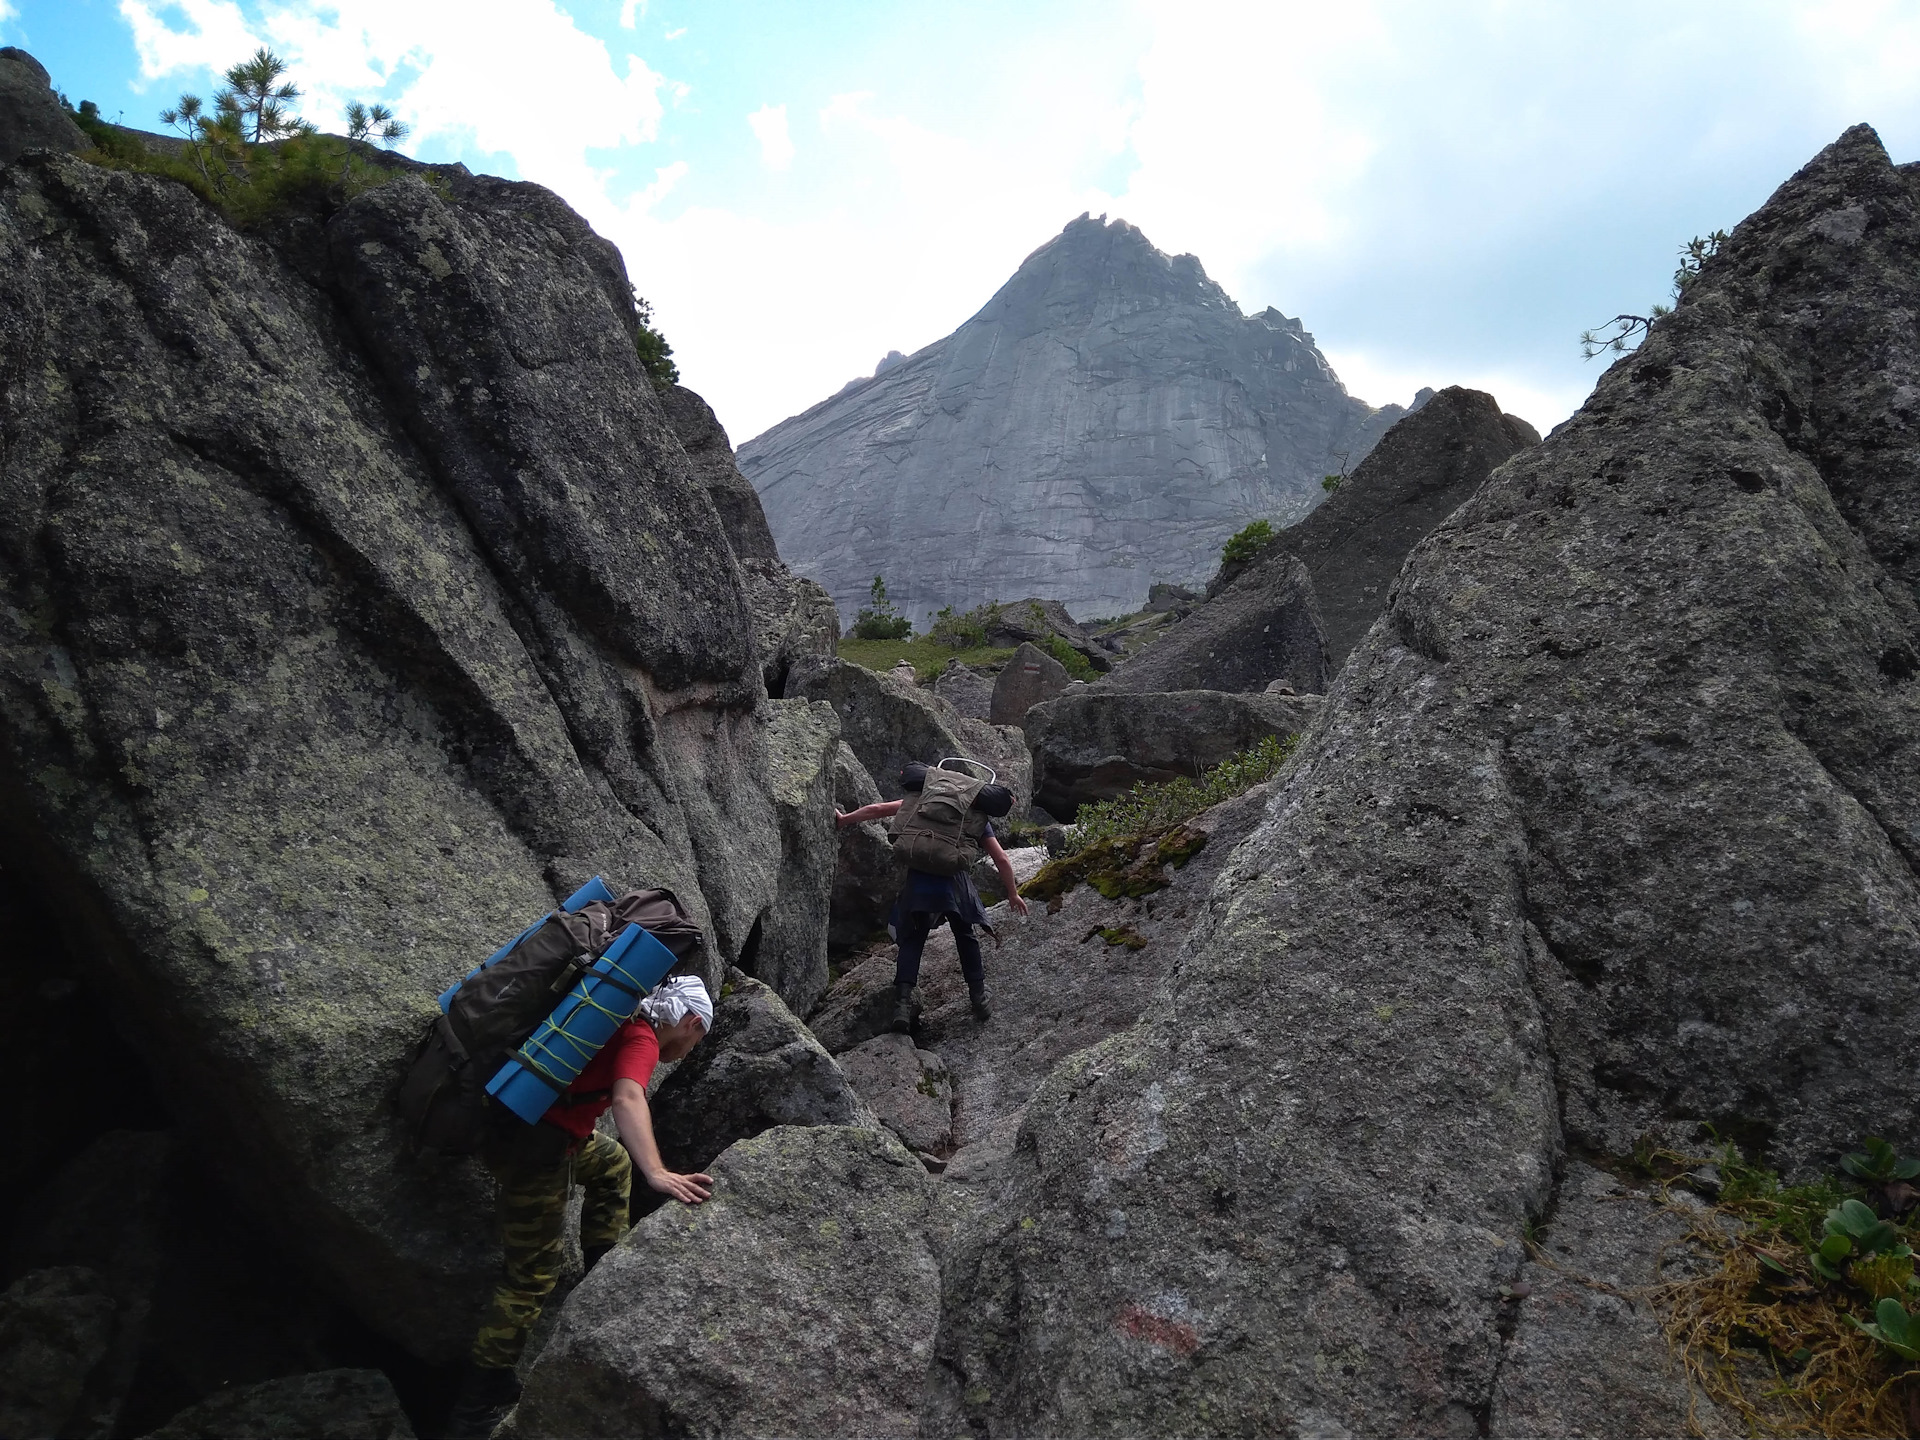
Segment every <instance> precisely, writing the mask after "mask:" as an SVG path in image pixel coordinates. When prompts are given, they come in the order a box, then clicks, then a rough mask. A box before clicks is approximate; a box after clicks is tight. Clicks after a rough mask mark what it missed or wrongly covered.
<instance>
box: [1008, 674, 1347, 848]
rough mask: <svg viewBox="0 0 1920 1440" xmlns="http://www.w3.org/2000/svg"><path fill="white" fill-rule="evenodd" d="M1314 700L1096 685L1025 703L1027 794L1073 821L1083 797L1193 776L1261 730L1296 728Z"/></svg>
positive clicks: (1248, 743) (1109, 796)
mask: <svg viewBox="0 0 1920 1440" xmlns="http://www.w3.org/2000/svg"><path fill="white" fill-rule="evenodd" d="M1319 703H1320V701H1319V697H1318V696H1297V697H1296V696H1291V695H1267V694H1258V695H1234V694H1227V693H1224V692H1222V691H1218V690H1176V691H1173V692H1171V693H1169V694H1139V695H1135V694H1129V693H1127V692H1125V691H1118V692H1116V691H1110V690H1106V689H1102V688H1100V687H1097V686H1090V687H1088V688H1087V689H1085V690H1077V691H1074V692H1073V693H1071V694H1068V695H1062V696H1061V697H1060V698H1059V699H1057V700H1049V701H1047V702H1046V703H1044V704H1041V705H1036V706H1034V707H1033V709H1031V710H1029V711H1028V712H1027V720H1026V734H1027V743H1028V744H1029V745H1031V746H1032V747H1033V775H1034V786H1035V794H1034V801H1035V803H1036V804H1038V805H1041V806H1042V807H1044V808H1045V809H1046V810H1047V812H1048V813H1049V814H1053V815H1058V816H1060V817H1061V818H1062V819H1066V820H1071V819H1072V818H1073V817H1074V816H1075V815H1076V814H1077V813H1078V812H1079V809H1080V807H1081V806H1082V805H1088V804H1092V803H1093V802H1095V801H1098V800H1113V799H1117V798H1118V797H1119V796H1121V795H1124V794H1126V793H1127V792H1128V791H1129V790H1131V789H1132V788H1133V787H1134V786H1135V785H1139V784H1149V785H1157V784H1161V783H1164V782H1165V781H1168V780H1173V779H1177V778H1179V777H1181V776H1185V777H1186V778H1187V779H1189V780H1191V779H1197V778H1198V777H1199V775H1200V773H1201V772H1202V771H1204V770H1206V769H1207V768H1208V767H1209V766H1212V765H1218V764H1219V763H1220V762H1221V761H1222V760H1225V759H1228V758H1229V757H1231V756H1234V755H1237V754H1239V753H1240V752H1241V751H1243V750H1250V749H1252V748H1253V747H1254V746H1255V745H1257V744H1259V743H1260V741H1261V740H1263V739H1265V738H1266V737H1267V736H1269V735H1281V736H1285V735H1294V734H1298V733H1299V732H1300V731H1301V730H1303V729H1305V728H1306V726H1307V723H1308V722H1309V721H1310V720H1311V719H1312V718H1313V715H1314V713H1315V710H1316V707H1317V706H1318V705H1319Z"/></svg>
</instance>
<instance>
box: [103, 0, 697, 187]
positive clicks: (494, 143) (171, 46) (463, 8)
mask: <svg viewBox="0 0 1920 1440" xmlns="http://www.w3.org/2000/svg"><path fill="white" fill-rule="evenodd" d="M635 3H638V0H635ZM629 8H631V6H630V7H629ZM639 10H640V13H641V14H644V13H645V6H644V4H641V5H640V6H639ZM121 13H122V14H123V15H124V16H125V17H126V19H127V21H128V23H129V24H130V25H131V26H132V28H133V32H134V42H135V45H136V47H137V48H138V51H139V55H140V67H141V73H142V75H143V76H144V77H146V78H148V79H150V80H151V79H155V78H158V77H161V76H167V75H174V74H177V73H181V72H192V71H198V70H203V69H207V68H213V69H218V68H220V67H223V66H226V65H229V64H232V63H233V62H234V61H235V60H236V59H239V58H241V57H242V56H244V55H246V54H247V53H249V52H250V51H251V50H252V49H253V48H254V47H255V46H256V45H259V44H267V45H271V46H272V47H273V48H274V50H276V51H277V52H278V53H279V54H281V55H283V56H284V57H286V59H287V60H288V62H289V64H290V68H291V74H292V77H293V78H294V79H295V80H296V81H297V82H298V83H299V84H300V86H301V88H302V90H303V92H304V95H303V99H302V101H301V104H300V108H301V110H302V111H303V113H305V114H306V115H307V117H308V118H309V119H311V120H313V121H314V122H315V123H316V124H318V125H319V126H320V127H321V128H322V129H328V128H335V127H338V126H339V124H340V123H341V122H340V113H341V111H342V109H343V108H344V107H345V105H346V102H347V101H348V100H352V99H367V98H372V97H376V96H378V97H380V98H383V99H385V101H386V103H387V104H388V105H390V106H391V107H392V108H393V109H394V111H395V112H396V113H397V114H398V115H399V117H400V118H401V119H402V120H404V121H406V122H407V123H408V124H409V125H411V126H412V127H413V136H412V143H413V144H414V145H419V144H421V143H423V142H426V141H431V140H444V141H447V142H449V143H452V144H455V145H457V146H469V147H471V148H472V149H474V150H478V151H480V152H484V153H489V154H506V155H510V156H512V157H513V162H514V165H515V167H516V168H517V169H518V171H519V173H520V174H521V176H522V177H524V178H526V179H529V180H537V181H539V182H540V183H542V184H544V185H547V186H549V187H551V188H552V189H554V190H557V191H559V192H560V193H561V194H563V195H565V196H566V197H567V198H568V199H569V200H571V201H572V202H573V203H574V204H575V205H576V206H577V207H578V208H580V209H581V210H582V211H583V212H585V213H586V214H587V215H588V217H589V218H590V219H604V218H606V217H607V216H608V215H609V214H610V213H611V211H610V207H609V205H608V203H607V202H606V200H605V190H606V178H607V177H606V175H605V174H604V173H603V172H602V171H601V170H600V169H599V168H598V167H596V166H595V164H594V163H593V162H592V161H591V160H590V158H589V154H588V152H589V151H590V150H592V149H597V148H604V147H609V146H618V145H640V144H645V143H648V142H650V141H652V140H653V139H654V138H655V137H656V136H657V135H658V133H659V128H660V122H661V119H662V118H663V116H664V114H665V109H666V104H667V101H668V100H669V99H674V98H677V97H678V96H679V95H681V94H684V93H685V92H684V87H682V86H678V85H676V84H675V83H674V82H672V81H670V80H668V79H666V77H664V76H662V75H661V74H659V73H658V72H657V71H655V70H653V69H652V68H651V67H650V66H649V65H648V64H647V63H646V61H645V60H643V59H641V58H640V57H639V56H638V55H632V54H629V55H627V56H626V57H625V58H624V64H619V63H616V62H615V60H614V57H613V56H612V55H610V54H609V53H608V51H607V47H606V45H605V44H604V43H602V42H601V41H600V40H599V39H597V38H595V37H594V36H592V35H589V34H587V33H586V32H585V31H583V30H581V29H580V28H579V27H578V26H577V25H575V24H574V22H573V20H572V18H571V17H570V16H569V15H567V14H566V13H565V12H564V11H562V10H561V9H560V8H559V6H558V5H557V4H556V3H555V0H493V3H492V4H490V5H489V6H487V7H486V15H485V17H484V19H483V20H482V19H480V18H478V17H476V14H475V7H474V6H472V5H471V4H469V3H467V0H413V3H409V4H397V3H394V0H280V3H278V4H275V5H272V6H270V7H266V8H263V9H262V10H261V11H260V18H259V19H258V20H257V21H255V22H253V23H249V21H248V19H247V16H246V14H245V13H243V11H242V10H241V8H240V7H239V5H237V4H236V3H234V0H173V3H165V0H121ZM176 13H177V14H178V15H179V16H181V17H182V19H183V23H182V22H179V21H175V19H174V18H173V17H174V16H175V15H176ZM543 94H545V95H564V96H565V97H566V101H565V103H564V104H534V103H531V102H530V101H529V100H526V99H524V98H522V99H516V98H515V97H531V96H537V95H543Z"/></svg>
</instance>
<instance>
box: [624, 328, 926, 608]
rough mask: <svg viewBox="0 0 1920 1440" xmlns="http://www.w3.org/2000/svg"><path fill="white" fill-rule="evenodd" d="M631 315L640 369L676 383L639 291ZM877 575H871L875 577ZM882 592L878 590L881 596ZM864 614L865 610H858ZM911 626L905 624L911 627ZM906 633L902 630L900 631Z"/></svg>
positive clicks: (666, 348) (663, 340)
mask: <svg viewBox="0 0 1920 1440" xmlns="http://www.w3.org/2000/svg"><path fill="white" fill-rule="evenodd" d="M633 314H634V318H635V319H636V320H638V321H639V322H640V328H639V330H638V331H637V332H636V333H635V334H634V337H633V348H634V350H635V352H636V353H638V354H639V356H640V368H641V369H643V370H645V371H646V372H647V378H648V379H649V380H651V381H652V382H653V388H654V389H656V390H665V389H666V388H667V387H668V386H670V385H678V384H679V383H680V367H679V366H677V365H675V364H674V363H673V346H671V345H669V344H668V343H667V337H666V336H664V335H662V334H661V333H660V332H659V331H658V330H656V329H654V328H653V306H651V305H649V304H648V303H647V302H646V301H645V300H643V299H641V298H640V292H639V291H638V290H635V291H634V292H633ZM879 578H880V577H879V576H877V575H876V576H875V577H874V579H876V580H878V579H879ZM884 595H885V592H884V590H883V591H882V596H883V598H884ZM861 613H862V614H865V613H866V612H865V611H862V612H861ZM912 628H913V627H912V626H908V627H907V629H908V630H911V629H912ZM900 633H901V634H903V635H904V634H906V633H907V632H906V631H905V630H903V631H901V632H900Z"/></svg>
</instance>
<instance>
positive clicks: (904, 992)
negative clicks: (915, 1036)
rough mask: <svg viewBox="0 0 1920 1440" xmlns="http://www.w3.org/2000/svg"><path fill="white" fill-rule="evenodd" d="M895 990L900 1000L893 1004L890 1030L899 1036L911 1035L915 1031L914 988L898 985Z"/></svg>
mask: <svg viewBox="0 0 1920 1440" xmlns="http://www.w3.org/2000/svg"><path fill="white" fill-rule="evenodd" d="M893 989H894V994H895V995H896V996H897V997H898V998H897V999H895V1000H894V1002H893V1020H892V1021H891V1023H890V1024H889V1026H888V1028H889V1029H891V1030H892V1031H893V1032H894V1033H895V1034H897V1035H906V1034H910V1033H911V1032H912V1030H913V987H912V986H911V985H896V986H894V987H893Z"/></svg>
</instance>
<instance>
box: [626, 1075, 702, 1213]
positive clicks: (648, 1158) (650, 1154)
mask: <svg viewBox="0 0 1920 1440" xmlns="http://www.w3.org/2000/svg"><path fill="white" fill-rule="evenodd" d="M613 1124H614V1128H615V1129H617V1130H618V1131H619V1132H620V1143H621V1144H623V1145H625V1146H626V1147H627V1153H628V1154H629V1155H631V1156H633V1163H634V1164H635V1165H637V1166H639V1167H640V1178H641V1179H643V1180H645V1181H646V1182H647V1188H648V1189H649V1190H657V1191H659V1192H660V1193H661V1194H662V1195H666V1196H670V1197H671V1198H673V1199H675V1200H680V1201H683V1202H685V1203H686V1204H688V1205H698V1204H699V1203H700V1202H701V1201H702V1200H705V1199H706V1198H707V1197H708V1196H710V1195H712V1194H713V1179H712V1177H711V1176H708V1175H676V1174H675V1173H674V1172H673V1171H671V1170H669V1169H667V1167H666V1165H665V1164H664V1163H663V1162H662V1161H661V1159H660V1147H659V1145H657V1144H656V1143H655V1142H654V1138H653V1111H652V1110H650V1109H648V1108H647V1091H646V1087H645V1086H643V1085H641V1084H639V1083H638V1082H636V1081H633V1080H628V1079H625V1078H622V1079H619V1080H616V1081H614V1082H613Z"/></svg>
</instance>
